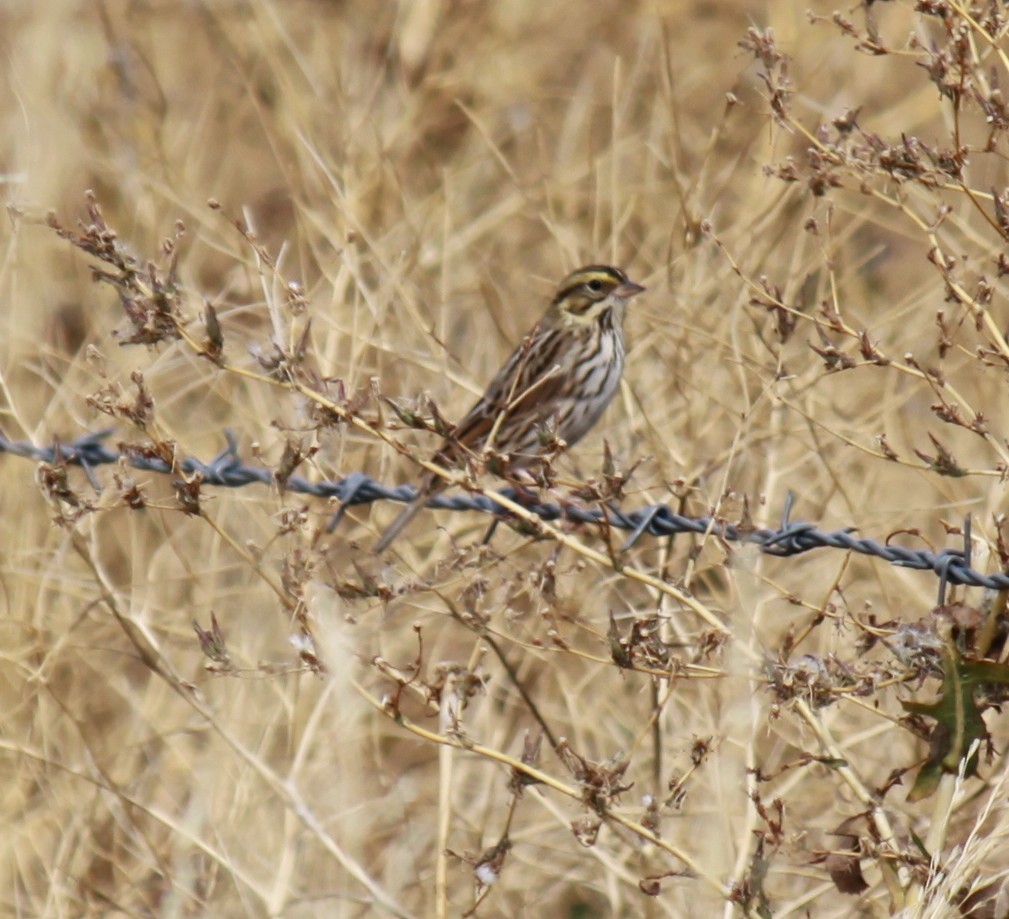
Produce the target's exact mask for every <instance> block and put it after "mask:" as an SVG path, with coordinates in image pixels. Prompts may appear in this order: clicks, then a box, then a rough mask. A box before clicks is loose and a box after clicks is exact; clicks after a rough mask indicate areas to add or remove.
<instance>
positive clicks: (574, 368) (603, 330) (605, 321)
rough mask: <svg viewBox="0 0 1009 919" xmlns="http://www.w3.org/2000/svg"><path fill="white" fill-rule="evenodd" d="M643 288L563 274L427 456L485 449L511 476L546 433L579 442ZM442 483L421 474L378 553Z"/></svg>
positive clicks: (605, 391)
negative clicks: (504, 460)
mask: <svg viewBox="0 0 1009 919" xmlns="http://www.w3.org/2000/svg"><path fill="white" fill-rule="evenodd" d="M643 290H644V288H643V287H642V286H641V285H639V284H635V283H634V282H633V281H630V280H628V278H627V275H626V274H624V272H623V271H621V270H620V269H619V268H611V267H609V266H608V265H587V266H586V267H584V268H579V269H578V270H577V271H574V272H572V273H571V274H569V275H568V276H567V277H566V278H565V279H564V280H563V281H562V282H561V285H560V287H559V288H558V290H557V293H556V294H555V295H554V298H553V300H552V301H551V303H550V306H549V307H548V309H547V311H546V313H545V314H544V316H543V318H542V319H540V321H539V322H538V323H536V325H535V326H533V328H532V330H531V331H530V333H529V334H528V335H527V336H526V337H525V338H524V339H523V341H522V343H521V344H520V345H519V346H518V347H517V348H516V349H515V350H514V351H513V352H512V354H511V356H510V357H509V358H508V360H507V361H505V363H504V365H503V366H502V367H501V369H500V370H499V371H498V372H497V375H496V376H495V377H494V379H493V380H492V381H491V383H490V385H489V386H488V387H487V390H486V392H485V393H484V394H483V397H482V398H481V399H480V401H479V402H477V404H476V405H474V406H473V408H471V409H470V410H469V412H468V413H467V415H466V417H465V418H463V420H462V421H460V422H459V424H458V426H457V427H456V429H455V432H454V434H453V435H452V437H451V438H449V439H448V440H446V441H445V443H444V444H442V446H441V449H439V450H438V452H437V453H436V454H435V456H434V460H433V461H434V462H435V463H437V464H438V465H440V466H454V465H458V464H460V463H461V462H462V461H463V460H464V458H465V456H466V455H467V454H477V453H480V452H481V451H482V450H484V449H485V448H487V447H491V448H493V449H494V450H495V451H497V452H498V453H504V454H507V456H508V458H509V466H510V468H511V469H521V468H523V467H525V466H528V465H530V464H531V463H533V462H534V461H535V460H536V458H537V457H538V456H541V455H542V454H543V452H544V450H545V449H546V447H545V444H547V443H549V441H550V437H544V436H543V432H544V430H545V429H547V428H549V429H550V430H551V431H552V432H553V433H554V434H555V435H556V436H557V437H559V438H561V439H562V440H564V441H565V442H566V443H567V444H568V446H573V445H574V444H575V443H577V442H578V441H579V440H581V439H582V437H584V436H585V435H586V434H587V433H588V432H589V430H591V428H592V427H593V425H595V423H596V422H597V421H598V420H599V418H600V416H601V415H602V414H603V412H604V411H605V410H606V406H608V405H609V404H610V401H611V400H612V399H613V396H614V395H616V392H617V387H618V386H619V385H620V376H621V374H622V373H623V370H624V314H625V312H626V307H627V301H628V300H630V299H631V297H634V296H636V295H637V294H639V293H641V291H643ZM447 484H448V483H447V482H446V481H445V480H444V479H442V478H441V477H440V476H436V475H433V474H432V473H426V474H425V476H424V478H423V479H421V482H420V485H419V486H418V489H417V497H416V498H414V500H413V501H411V502H410V503H409V504H408V505H407V506H406V507H405V508H404V509H403V511H402V512H401V513H400V515H399V516H398V517H397V518H396V519H395V520H394V521H393V523H392V525H391V526H390V527H389V528H388V529H387V530H386V531H385V533H383V534H382V538H381V539H380V540H379V542H378V545H377V546H376V551H378V552H383V551H384V550H385V549H387V548H388V547H389V545H390V544H391V543H392V541H393V540H394V539H395V538H396V537H397V536H398V535H399V534H400V533H401V532H402V531H403V529H404V528H405V527H406V525H407V524H408V523H409V522H410V521H411V520H412V519H413V518H414V517H415V516H416V515H417V513H418V512H419V511H420V509H421V508H422V507H424V505H426V504H427V502H428V501H429V500H430V499H431V498H432V497H434V495H436V494H438V493H439V492H440V491H442V490H443V489H444V488H445V487H446V486H447Z"/></svg>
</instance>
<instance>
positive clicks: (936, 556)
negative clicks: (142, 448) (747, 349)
mask: <svg viewBox="0 0 1009 919" xmlns="http://www.w3.org/2000/svg"><path fill="white" fill-rule="evenodd" d="M110 433H111V431H110V430H103V431H98V432H95V433H89V434H85V435H84V436H83V437H79V438H78V439H77V440H75V441H73V442H71V443H67V444H62V443H61V444H57V445H55V446H50V447H37V446H35V445H34V444H31V443H28V442H26V441H12V440H9V439H8V438H7V437H6V436H5V435H4V434H3V432H0V453H10V454H12V455H14V456H22V457H25V458H28V459H33V460H37V461H39V462H45V463H60V462H62V463H66V464H69V465H75V466H80V467H81V468H82V469H84V470H85V472H86V473H87V474H88V477H89V479H90V480H91V482H92V483H93V484H94V485H95V487H96V488H97V487H99V486H98V483H97V481H96V479H95V477H94V473H93V470H94V468H95V467H97V466H103V465H108V464H110V463H118V462H119V461H120V459H123V458H125V459H126V461H127V462H129V463H130V465H132V466H133V467H134V468H136V469H141V470H146V471H150V472H159V473H170V472H172V471H173V470H172V468H171V466H170V464H169V463H167V462H165V461H164V460H162V459H160V458H158V457H153V456H149V455H146V454H143V453H140V452H136V451H130V450H124V451H121V452H120V451H117V450H114V449H112V448H110V447H108V446H107V445H106V444H105V443H104V441H105V440H106V439H107V438H108V437H109V435H110ZM225 438H226V440H227V446H226V447H225V449H223V450H222V451H221V452H220V453H218V454H217V456H215V457H214V458H213V459H212V460H210V462H208V463H203V462H201V461H200V460H197V459H195V458H193V457H189V458H186V459H184V460H182V461H181V463H180V464H179V469H180V470H181V471H182V472H183V473H185V474H187V475H192V474H194V473H197V472H198V473H200V474H201V475H202V476H203V484H205V485H216V486H219V487H221V488H242V487H243V486H245V485H250V484H252V483H259V484H262V485H269V484H271V483H272V482H273V481H274V477H273V473H272V472H271V471H270V470H269V469H265V468H262V467H259V466H248V465H246V464H245V463H243V462H242V459H241V457H240V456H239V453H238V445H237V443H236V441H235V438H234V436H233V435H232V434H231V433H230V432H225ZM285 487H286V489H287V490H289V491H294V492H299V493H302V494H308V495H315V496H317V497H320V498H335V499H336V500H337V501H339V503H340V509H339V511H338V512H337V514H336V515H335V516H334V519H333V522H332V523H331V524H330V526H331V528H332V527H333V526H335V525H336V524H337V523H339V521H340V520H341V519H342V517H343V515H344V513H345V512H346V510H347V508H349V507H353V506H355V505H360V504H371V503H372V502H375V501H398V502H402V503H407V502H409V501H411V500H412V499H413V498H414V496H415V494H416V492H415V490H414V487H413V486H412V485H399V486H397V487H393V488H390V487H388V486H386V485H383V484H382V483H381V482H377V481H375V479H373V478H372V477H371V476H369V475H367V474H365V473H363V472H352V473H350V474H349V475H346V476H344V477H343V478H342V479H339V480H337V481H322V482H311V481H309V480H308V479H306V478H304V477H302V476H297V475H292V476H291V477H290V478H289V479H287V481H286V483H285ZM501 494H502V495H503V496H505V497H507V498H509V499H510V500H513V501H514V500H517V499H518V496H516V493H515V491H514V490H513V489H511V488H505V489H502V491H501ZM521 503H522V505H523V506H524V507H525V508H526V509H527V510H528V511H529V512H530V513H533V514H536V515H537V516H538V517H540V518H541V519H542V520H545V521H548V522H550V521H556V520H560V519H562V518H564V519H567V520H570V521H572V522H574V523H585V524H599V523H602V522H606V523H607V524H608V525H609V526H611V527H615V528H617V529H621V530H626V531H629V533H630V536H629V537H628V539H627V541H626V542H625V543H624V548H629V547H630V546H632V545H634V544H635V543H636V542H637V541H638V540H639V539H640V538H641V537H642V536H644V535H645V534H646V533H647V534H648V535H650V536H656V537H659V536H674V535H676V534H678V533H695V534H698V535H701V534H704V533H711V534H713V535H716V536H718V537H719V538H721V539H725V540H728V541H731V542H746V543H754V544H756V545H758V546H760V548H761V549H762V550H763V551H764V552H766V553H768V554H769V555H776V556H781V557H788V556H794V555H801V554H803V553H805V552H809V551H811V550H812V549H822V548H832V549H843V550H845V551H848V552H857V553H858V554H860V555H871V556H875V557H876V558H881V559H883V560H884V561H887V562H889V563H890V564H891V565H898V566H900V567H903V568H912V569H915V570H918V571H932V572H934V573H935V574H936V575H937V576H938V577H939V579H940V594H939V597H940V604H941V603H942V602H944V598H945V590H946V587H947V586H948V585H950V584H960V585H965V586H968V587H987V588H990V589H992V590H1007V589H1009V574H1002V573H999V574H982V573H981V572H979V571H975V570H974V569H973V568H971V566H970V561H971V559H970V518H969V517H968V518H967V523H966V525H965V528H964V547H963V548H962V549H942V550H940V551H939V552H931V551H928V550H924V549H909V548H905V547H903V546H896V545H884V544H882V543H879V542H877V541H876V540H873V539H864V538H860V537H857V536H855V535H854V530H853V529H852V528H847V529H843V530H834V531H833V532H824V531H822V530H819V529H817V528H816V526H815V525H814V524H811V523H803V522H801V521H793V520H790V519H789V518H790V514H791V510H792V503H793V498H792V496H791V495H789V497H788V499H787V500H786V503H785V509H784V513H783V515H782V520H781V526H780V527H779V528H778V529H777V530H773V529H760V528H756V527H747V526H737V525H735V524H731V523H728V522H726V521H723V520H718V519H713V518H712V517H708V516H704V517H687V516H684V515H682V514H678V513H676V512H675V511H674V510H673V509H672V508H671V507H670V506H669V505H667V504H653V505H650V506H648V507H643V508H639V509H638V510H634V511H625V510H622V509H621V508H619V507H616V506H611V507H607V508H605V509H603V508H598V507H579V506H577V505H571V504H568V505H563V506H562V505H560V504H557V503H555V502H544V503H530V502H528V500H527V499H526V498H525V497H524V496H523V497H522V498H521ZM428 506H429V507H432V508H439V509H442V510H451V511H480V512H482V513H485V514H498V515H502V514H504V515H505V516H507V515H506V513H505V512H504V511H503V509H502V507H501V506H500V505H499V504H497V503H496V502H495V501H494V498H493V497H492V496H490V495H481V494H457V495H444V494H442V495H437V496H436V497H434V498H432V499H431V501H430V502H429V504H428Z"/></svg>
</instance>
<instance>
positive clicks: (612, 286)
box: [551, 265, 644, 325]
mask: <svg viewBox="0 0 1009 919" xmlns="http://www.w3.org/2000/svg"><path fill="white" fill-rule="evenodd" d="M643 290H644V288H643V287H642V286H641V285H640V284H635V283H634V282H633V281H631V280H629V279H628V277H627V275H626V274H624V272H622V271H621V270H620V269H619V268H611V267H610V266H609V265H586V266H585V267H584V268H579V269H578V270H577V271H573V272H571V274H569V275H568V276H567V277H566V278H565V279H564V280H563V281H561V285H560V287H559V288H558V289H557V293H556V295H555V296H554V299H553V303H552V304H551V312H552V313H553V314H554V319H555V321H558V322H561V323H572V324H575V325H591V324H592V323H594V322H596V321H598V320H599V319H601V318H602V317H603V316H605V315H606V314H608V313H609V312H610V311H611V310H613V309H614V308H619V309H620V310H622V309H623V307H624V306H626V304H627V301H628V300H630V299H631V297H634V296H636V295H637V294H640V293H641V292H642V291H643Z"/></svg>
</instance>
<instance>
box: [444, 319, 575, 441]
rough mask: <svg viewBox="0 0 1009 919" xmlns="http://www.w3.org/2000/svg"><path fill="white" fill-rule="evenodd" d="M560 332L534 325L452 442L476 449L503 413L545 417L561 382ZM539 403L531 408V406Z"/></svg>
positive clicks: (558, 391)
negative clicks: (527, 413)
mask: <svg viewBox="0 0 1009 919" xmlns="http://www.w3.org/2000/svg"><path fill="white" fill-rule="evenodd" d="M560 343H561V335H560V333H559V332H558V331H557V330H555V329H549V328H543V327H542V326H537V327H536V328H535V329H534V330H533V333H532V334H531V335H530V336H528V337H527V338H526V339H525V340H524V341H523V342H522V343H521V344H520V345H519V346H518V347H517V348H516V349H515V350H514V351H513V352H512V354H511V356H510V357H509V358H508V360H507V361H505V363H504V365H503V366H502V367H501V369H500V370H499V371H498V373H497V376H495V377H494V379H493V380H492V381H491V383H490V385H489V386H488V387H487V391H486V392H485V393H484V394H483V397H482V398H481V399H480V401H479V402H477V403H476V405H474V406H473V407H472V408H471V409H470V410H469V412H467V414H466V416H465V417H464V418H463V419H462V421H460V422H459V424H458V425H456V429H455V433H454V434H453V436H452V440H451V443H447V444H446V445H445V447H443V448H442V451H441V452H443V453H444V452H445V451H446V450H450V449H451V447H452V445H458V446H461V447H465V448H467V449H469V450H473V451H477V450H479V449H481V448H482V447H483V446H484V444H485V443H486V441H487V438H488V436H489V435H490V433H491V432H492V431H493V430H494V427H495V425H496V424H497V423H498V418H499V417H500V416H501V415H503V414H508V415H511V414H514V413H516V412H529V413H530V414H531V415H533V416H535V417H537V418H538V420H543V419H545V418H546V417H547V416H548V415H549V414H550V411H551V410H552V409H551V407H552V405H553V403H554V400H555V399H556V397H557V396H558V395H559V393H560V391H561V386H562V384H563V379H562V375H561V373H560V372H559V370H560V367H559V357H560V354H559V346H560ZM537 405H539V406H542V410H541V411H534V410H533V407H534V406H537Z"/></svg>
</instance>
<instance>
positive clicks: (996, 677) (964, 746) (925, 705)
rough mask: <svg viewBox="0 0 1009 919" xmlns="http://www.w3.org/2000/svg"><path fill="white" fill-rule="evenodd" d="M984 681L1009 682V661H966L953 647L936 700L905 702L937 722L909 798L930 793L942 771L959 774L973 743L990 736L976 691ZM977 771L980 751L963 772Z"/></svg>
mask: <svg viewBox="0 0 1009 919" xmlns="http://www.w3.org/2000/svg"><path fill="white" fill-rule="evenodd" d="M983 683H1006V684H1009V665H1006V664H999V663H996V662H994V661H966V660H964V659H963V658H962V657H961V656H960V654H959V652H958V651H957V650H956V649H955V648H952V647H949V648H947V649H946V651H945V652H944V654H943V677H942V689H941V691H940V694H939V698H938V699H937V700H936V701H935V702H903V703H902V704H903V706H904V708H905V710H906V711H909V712H912V713H914V714H917V715H924V716H925V717H927V718H932V719H934V720H935V721H936V722H937V723H936V726H935V729H934V730H933V731H932V737H931V748H930V750H929V755H928V759H927V760H926V761H925V765H924V766H922V768H921V770H920V771H919V772H918V776H917V778H916V779H915V781H914V786H913V787H912V788H911V791H910V792H908V795H907V799H908V801H920V800H921V799H922V798H927V797H928V796H929V795H931V794H932V793H933V792H934V791H935V790H936V788H937V787H938V785H939V780H940V779H941V778H942V776H943V773H952V774H956V773H957V772H959V770H960V763H961V762H962V761H963V760H965V759H966V758H967V757H968V756H969V755H970V748H971V745H972V744H973V743H974V742H975V741H983V740H985V739H986V738H987V737H988V729H987V728H986V727H985V723H984V719H983V718H982V717H981V710H980V708H979V707H978V704H977V702H976V701H975V699H974V691H975V689H976V688H977V687H978V685H980V684H983ZM976 772H977V753H976V752H975V753H974V755H973V756H970V760H969V761H968V762H967V763H966V765H965V767H964V775H974V774H975V773H976Z"/></svg>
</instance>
